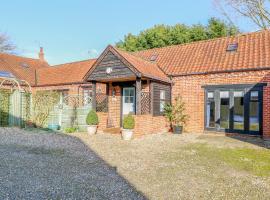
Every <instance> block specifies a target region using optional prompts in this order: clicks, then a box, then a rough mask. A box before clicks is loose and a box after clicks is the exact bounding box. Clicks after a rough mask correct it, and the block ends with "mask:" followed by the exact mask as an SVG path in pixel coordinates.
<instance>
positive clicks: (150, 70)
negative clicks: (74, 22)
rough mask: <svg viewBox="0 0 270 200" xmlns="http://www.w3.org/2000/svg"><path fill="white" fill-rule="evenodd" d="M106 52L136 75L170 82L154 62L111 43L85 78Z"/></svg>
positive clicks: (87, 75) (90, 71) (86, 76)
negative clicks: (114, 56)
mask: <svg viewBox="0 0 270 200" xmlns="http://www.w3.org/2000/svg"><path fill="white" fill-rule="evenodd" d="M108 52H111V53H113V54H114V55H116V56H117V57H118V58H119V59H120V60H121V61H122V62H123V63H124V64H125V65H126V66H127V67H129V68H130V69H131V71H133V72H134V73H136V75H137V76H142V77H147V78H152V79H156V80H159V81H164V82H170V79H169V78H168V76H167V75H166V74H165V73H164V72H163V71H162V70H161V69H160V68H159V67H158V65H157V64H156V63H153V62H149V61H147V60H145V59H142V58H140V57H137V56H135V55H133V54H132V53H129V52H126V51H123V50H120V49H117V48H115V47H113V46H111V45H109V46H108V47H107V48H106V49H105V50H104V51H103V53H102V54H101V55H100V56H99V58H98V59H97V61H96V62H95V64H94V65H93V67H92V68H91V69H90V70H89V71H88V73H87V74H86V75H85V79H86V80H87V79H88V77H89V76H90V74H91V73H92V72H93V71H94V70H95V68H96V67H97V66H98V64H99V63H100V62H101V61H102V59H103V58H104V57H105V56H106V55H107V53H108Z"/></svg>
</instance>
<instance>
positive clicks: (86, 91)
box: [83, 88, 92, 105]
mask: <svg viewBox="0 0 270 200" xmlns="http://www.w3.org/2000/svg"><path fill="white" fill-rule="evenodd" d="M91 93H92V91H91V88H83V105H89V104H90V103H91Z"/></svg>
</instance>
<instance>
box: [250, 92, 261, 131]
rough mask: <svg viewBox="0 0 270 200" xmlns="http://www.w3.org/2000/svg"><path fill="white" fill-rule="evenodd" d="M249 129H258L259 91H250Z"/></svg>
mask: <svg viewBox="0 0 270 200" xmlns="http://www.w3.org/2000/svg"><path fill="white" fill-rule="evenodd" d="M249 130H250V131H259V130H260V127H259V92H258V91H252V92H251V93H250V102H249Z"/></svg>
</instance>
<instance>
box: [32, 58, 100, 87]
mask: <svg viewBox="0 0 270 200" xmlns="http://www.w3.org/2000/svg"><path fill="white" fill-rule="evenodd" d="M95 61H96V59H89V60H84V61H79V62H72V63H66V64H61V65H55V66H52V67H47V68H42V69H39V70H38V77H37V80H38V81H37V83H38V85H39V86H40V85H55V84H67V83H78V82H83V78H84V76H85V74H86V73H87V72H88V70H89V69H90V68H91V67H92V65H93V64H94V62H95Z"/></svg>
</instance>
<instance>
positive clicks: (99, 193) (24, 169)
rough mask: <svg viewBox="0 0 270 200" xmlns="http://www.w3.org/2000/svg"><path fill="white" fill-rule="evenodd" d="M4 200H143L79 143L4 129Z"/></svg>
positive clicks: (0, 184) (0, 167) (0, 173)
mask: <svg viewBox="0 0 270 200" xmlns="http://www.w3.org/2000/svg"><path fill="white" fill-rule="evenodd" d="M0 199H144V196H143V195H142V194H141V193H140V192H138V191H136V189H135V188H134V187H132V185H131V184H130V183H128V182H127V181H126V180H125V179H124V178H122V177H121V176H120V175H119V174H118V173H117V171H116V169H115V168H113V167H111V166H109V165H108V164H107V163H106V162H105V161H103V160H102V159H101V158H100V157H99V156H98V155H97V154H96V153H95V152H94V151H92V150H91V149H90V148H88V147H87V146H86V145H84V143H83V142H81V140H80V139H78V138H75V137H72V136H67V135H61V134H48V133H45V132H44V133H43V132H42V131H41V132H37V131H30V132H29V131H28V132H27V131H24V130H20V129H17V128H1V129H0Z"/></svg>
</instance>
